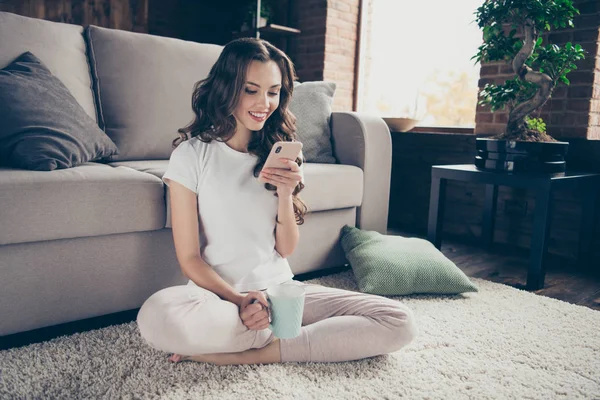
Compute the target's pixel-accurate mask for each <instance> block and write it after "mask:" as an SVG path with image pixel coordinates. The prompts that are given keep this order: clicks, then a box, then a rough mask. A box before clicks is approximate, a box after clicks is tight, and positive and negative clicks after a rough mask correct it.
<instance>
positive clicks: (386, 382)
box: [0, 271, 600, 400]
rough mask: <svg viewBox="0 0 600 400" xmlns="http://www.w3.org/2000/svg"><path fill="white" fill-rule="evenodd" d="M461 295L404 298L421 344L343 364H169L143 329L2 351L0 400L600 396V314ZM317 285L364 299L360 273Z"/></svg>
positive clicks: (491, 293) (494, 293) (554, 303)
mask: <svg viewBox="0 0 600 400" xmlns="http://www.w3.org/2000/svg"><path fill="white" fill-rule="evenodd" d="M473 281H474V282H475V283H476V284H477V285H479V287H480V292H479V293H473V294H468V295H464V296H409V297H398V298H397V299H398V300H399V301H402V302H405V303H406V304H408V305H409V306H410V307H411V308H412V309H413V310H414V311H415V317H416V319H417V323H418V326H419V335H418V337H417V338H416V339H415V341H414V342H413V343H412V344H410V345H409V346H407V347H405V348H404V349H402V350H400V351H399V352H396V353H393V354H390V355H385V356H378V357H373V358H369V359H364V360H360V361H352V362H344V363H288V364H270V365H245V366H226V367H219V366H213V365H207V364H199V363H192V362H184V363H179V364H171V363H169V362H168V361H167V357H166V355H165V354H164V353H161V352H158V351H155V350H153V349H151V348H150V347H148V346H147V345H146V344H145V343H143V342H142V340H141V338H140V336H139V333H138V330H137V326H136V324H135V322H131V323H127V324H122V325H116V326H111V327H107V328H103V329H98V330H94V331H89V332H83V333H78V334H75V335H71V336H64V337H60V338H56V339H53V340H51V341H48V342H44V343H38V344H32V345H29V346H26V347H22V348H16V349H9V350H5V351H2V352H0V398H2V399H12V398H19V399H21V398H35V399H37V398H52V399H55V398H60V399H82V398H106V399H115V398H125V399H133V398H135V399H138V398H139V399H145V398H148V399H149V398H152V399H189V398H195V399H200V398H202V399H236V400H240V399H241V400H246V399H263V398H264V399H267V398H269V399H293V398H294V399H310V398H315V399H396V398H408V399H463V398H471V399H511V398H516V399H554V398H561V399H562V398H564V399H578V398H581V399H593V398H600V312H597V311H593V310H591V309H588V308H585V307H580V306H576V305H571V304H568V303H565V302H562V301H559V300H554V299H550V298H546V297H541V296H537V295H535V294H531V293H528V292H525V291H520V290H517V289H513V288H511V287H508V286H505V285H500V284H496V283H491V282H487V281H484V280H481V279H473ZM310 282H313V283H319V284H322V285H326V286H333V287H339V288H343V289H350V290H358V289H357V286H356V282H355V280H354V276H353V275H352V271H346V272H342V273H338V274H335V275H330V276H327V277H323V278H319V279H313V280H311V281H310Z"/></svg>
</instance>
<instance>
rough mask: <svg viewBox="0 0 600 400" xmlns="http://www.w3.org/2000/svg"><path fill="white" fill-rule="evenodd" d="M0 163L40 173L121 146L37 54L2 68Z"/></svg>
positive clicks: (104, 154) (106, 153)
mask: <svg viewBox="0 0 600 400" xmlns="http://www.w3.org/2000/svg"><path fill="white" fill-rule="evenodd" d="M0 121H2V124H0V163H1V164H3V165H5V166H11V167H16V168H24V169H29V170H36V171H51V170H54V169H61V168H71V167H74V166H76V165H79V164H82V163H85V162H88V161H94V160H98V159H102V158H104V157H108V156H111V155H113V154H117V153H118V150H117V146H115V144H114V143H113V142H112V140H110V138H109V137H108V136H106V134H105V133H104V132H102V130H101V129H100V128H98V125H97V124H96V122H95V121H94V120H93V119H91V118H90V117H89V116H88V115H87V114H86V112H85V111H84V110H83V108H81V106H80V105H79V103H77V100H75V98H74V97H73V95H71V93H70V92H69V90H68V89H67V88H66V86H65V85H64V84H63V83H62V82H61V81H60V79H58V78H56V77H55V76H54V75H52V73H50V71H49V70H48V68H46V66H45V65H43V64H42V62H41V61H40V60H39V59H38V58H37V57H36V56H35V55H33V54H31V53H30V52H26V53H23V54H21V55H20V56H19V57H18V58H17V59H16V60H14V61H13V62H12V63H10V64H9V65H7V66H6V67H4V68H3V69H0Z"/></svg>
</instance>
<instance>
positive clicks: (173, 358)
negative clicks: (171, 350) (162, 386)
mask: <svg viewBox="0 0 600 400" xmlns="http://www.w3.org/2000/svg"><path fill="white" fill-rule="evenodd" d="M186 359H187V357H186V356H182V355H180V354H173V355H172V356H171V357H169V361H170V362H172V363H178V362H180V361H185V360H186Z"/></svg>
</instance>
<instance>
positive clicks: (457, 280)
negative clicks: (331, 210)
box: [341, 225, 478, 295]
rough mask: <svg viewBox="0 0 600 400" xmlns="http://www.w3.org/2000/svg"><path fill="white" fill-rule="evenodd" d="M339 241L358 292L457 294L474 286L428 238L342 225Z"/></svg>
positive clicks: (471, 289) (475, 289) (474, 288)
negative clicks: (403, 235) (354, 278)
mask: <svg viewBox="0 0 600 400" xmlns="http://www.w3.org/2000/svg"><path fill="white" fill-rule="evenodd" d="M341 245H342V248H343V249H344V252H345V254H346V258H347V259H348V262H349V263H350V266H351V267H352V271H353V272H354V275H355V276H356V279H357V281H358V287H359V289H360V291H361V292H364V293H371V294H379V295H407V294H413V293H432V294H458V293H464V292H477V291H478V289H477V287H476V286H475V285H474V284H473V283H472V282H471V281H470V280H469V278H467V276H466V275H465V274H464V273H463V272H462V271H461V270H460V269H459V268H458V267H457V266H456V265H455V264H454V263H453V262H452V261H450V260H449V259H447V258H446V257H445V256H444V255H443V254H442V253H441V252H440V251H439V250H438V249H436V248H435V246H433V245H432V244H431V243H430V242H428V241H427V240H424V239H418V238H406V237H402V236H387V235H382V234H380V233H379V232H375V231H365V230H361V229H358V228H355V227H352V226H348V225H345V226H344V227H343V228H342V231H341Z"/></svg>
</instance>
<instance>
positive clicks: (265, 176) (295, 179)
mask: <svg viewBox="0 0 600 400" xmlns="http://www.w3.org/2000/svg"><path fill="white" fill-rule="evenodd" d="M279 162H281V165H284V166H285V165H287V166H288V167H289V168H290V169H289V170H288V169H283V168H263V170H262V171H261V172H260V175H259V177H258V178H259V180H260V181H261V182H265V183H270V184H271V185H273V186H276V187H277V195H278V196H279V197H284V196H291V195H292V193H293V192H294V189H296V186H298V183H300V181H301V180H302V175H301V174H300V167H299V166H298V164H296V162H295V161H293V160H288V159H286V158H280V159H279Z"/></svg>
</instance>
